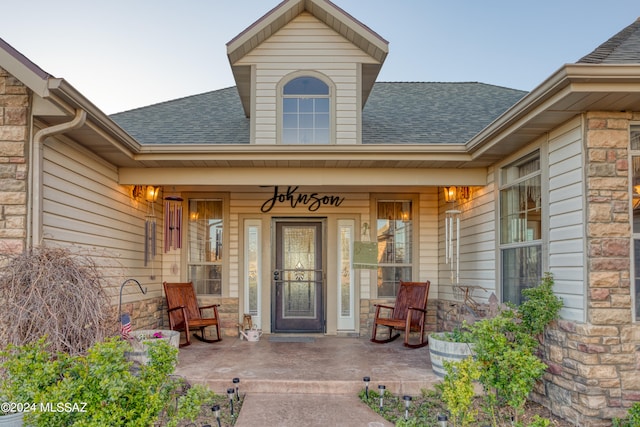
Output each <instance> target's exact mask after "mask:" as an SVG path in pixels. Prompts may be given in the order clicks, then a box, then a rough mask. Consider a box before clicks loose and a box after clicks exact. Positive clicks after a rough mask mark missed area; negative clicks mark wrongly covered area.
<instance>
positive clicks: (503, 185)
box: [496, 147, 548, 301]
mask: <svg viewBox="0 0 640 427" xmlns="http://www.w3.org/2000/svg"><path fill="white" fill-rule="evenodd" d="M536 152H537V155H538V159H539V163H540V167H539V168H538V170H537V171H535V172H533V173H529V174H527V175H525V176H522V177H519V178H517V179H514V180H510V181H509V182H504V178H503V171H504V170H505V169H506V168H508V167H511V166H513V165H514V164H517V163H520V162H523V161H526V159H527V158H528V157H531V156H533V155H534V154H535V153H536ZM545 164H546V162H545V159H544V151H543V150H542V148H541V147H536V148H534V149H531V150H529V151H528V152H526V153H522V154H519V155H518V156H517V157H514V158H513V159H512V160H511V161H509V162H505V164H504V165H502V166H501V167H500V168H499V169H497V174H498V178H499V188H498V190H497V193H496V194H497V197H496V232H497V240H496V243H497V267H498V276H499V283H498V288H499V293H500V299H501V301H505V295H504V289H505V283H504V282H505V277H504V263H503V261H504V258H503V256H504V253H505V251H507V250H510V249H518V248H534V247H539V253H540V261H539V263H540V272H539V274H540V278H539V279H542V276H543V274H544V272H545V270H546V266H547V261H546V250H545V247H546V242H547V238H546V230H547V227H546V223H545V220H544V218H545V215H546V214H547V212H548V200H547V197H546V194H547V192H548V188H547V180H546V179H545V178H546V176H545V173H544V170H545ZM534 177H539V179H540V191H541V200H540V209H541V215H540V216H541V224H540V238H539V239H534V240H524V241H521V242H507V243H502V211H501V203H502V191H503V190H506V189H508V188H511V187H514V186H516V185H519V184H521V183H523V182H525V181H527V180H529V179H531V178H534Z"/></svg>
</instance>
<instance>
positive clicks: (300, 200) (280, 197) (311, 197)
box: [260, 185, 344, 213]
mask: <svg viewBox="0 0 640 427" xmlns="http://www.w3.org/2000/svg"><path fill="white" fill-rule="evenodd" d="M263 187H266V186H263ZM342 202H344V197H340V196H331V195H322V194H318V193H298V186H295V187H292V186H288V187H287V189H286V191H281V190H280V189H279V188H278V186H277V185H275V186H273V196H272V197H271V198H270V199H267V200H266V201H265V202H264V203H263V204H262V207H261V208H260V211H261V212H262V213H267V212H269V211H271V209H273V207H274V206H275V205H276V203H280V204H287V205H289V206H291V207H292V208H296V207H298V206H306V207H307V210H308V211H309V212H315V211H317V210H318V209H320V206H336V207H337V206H340V205H341V204H342Z"/></svg>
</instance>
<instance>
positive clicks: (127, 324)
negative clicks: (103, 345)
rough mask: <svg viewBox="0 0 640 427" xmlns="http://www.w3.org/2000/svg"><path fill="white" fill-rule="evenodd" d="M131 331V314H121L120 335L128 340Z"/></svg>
mask: <svg viewBox="0 0 640 427" xmlns="http://www.w3.org/2000/svg"><path fill="white" fill-rule="evenodd" d="M130 333H131V316H129V314H128V313H124V314H122V315H121V316H120V335H122V338H123V339H125V340H128V339H129V338H130V337H129V334H130Z"/></svg>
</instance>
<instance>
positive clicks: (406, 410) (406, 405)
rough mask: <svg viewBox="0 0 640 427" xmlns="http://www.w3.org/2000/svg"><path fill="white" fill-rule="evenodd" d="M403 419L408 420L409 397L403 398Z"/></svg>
mask: <svg viewBox="0 0 640 427" xmlns="http://www.w3.org/2000/svg"><path fill="white" fill-rule="evenodd" d="M403 399H404V419H405V420H407V419H409V405H411V396H404V397H403Z"/></svg>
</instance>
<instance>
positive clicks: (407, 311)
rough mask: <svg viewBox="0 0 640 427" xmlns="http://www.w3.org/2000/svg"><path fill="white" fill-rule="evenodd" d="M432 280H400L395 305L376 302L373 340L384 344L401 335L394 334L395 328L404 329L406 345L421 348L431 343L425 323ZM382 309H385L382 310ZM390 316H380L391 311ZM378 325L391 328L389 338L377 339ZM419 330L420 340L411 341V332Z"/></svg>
mask: <svg viewBox="0 0 640 427" xmlns="http://www.w3.org/2000/svg"><path fill="white" fill-rule="evenodd" d="M430 284H431V282H429V281H426V282H402V281H401V282H400V289H398V296H397V297H396V303H395V305H393V306H391V305H384V304H375V305H374V307H376V315H375V318H374V320H373V334H372V336H371V341H372V342H375V343H378V344H383V343H387V342H391V341H393V340H395V339H396V338H398V337H399V336H400V334H399V333H396V334H395V335H392V333H393V330H394V329H396V330H404V345H405V346H406V347H410V348H420V347H424V346H425V345H427V344H429V340H428V338H425V337H424V324H425V319H426V316H427V300H428V298H429V285H430ZM382 309H385V311H384V312H382ZM387 310H391V316H390V317H380V315H381V314H382V313H387V314H388V313H389V311H387ZM378 325H380V326H386V327H387V328H389V338H388V339H382V340H380V339H377V338H376V334H377V333H378ZM411 332H419V333H420V335H419V342H418V343H417V344H410V343H409V334H410V333H411Z"/></svg>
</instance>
